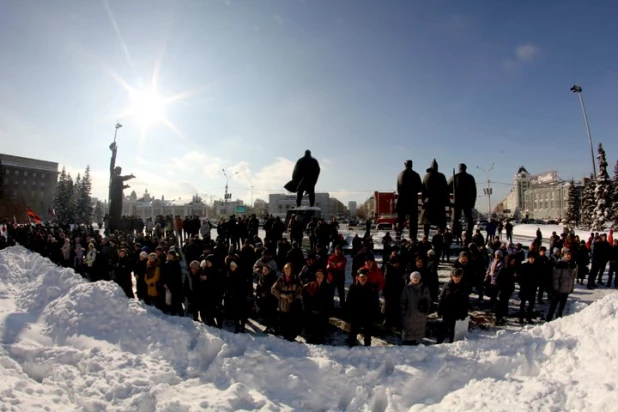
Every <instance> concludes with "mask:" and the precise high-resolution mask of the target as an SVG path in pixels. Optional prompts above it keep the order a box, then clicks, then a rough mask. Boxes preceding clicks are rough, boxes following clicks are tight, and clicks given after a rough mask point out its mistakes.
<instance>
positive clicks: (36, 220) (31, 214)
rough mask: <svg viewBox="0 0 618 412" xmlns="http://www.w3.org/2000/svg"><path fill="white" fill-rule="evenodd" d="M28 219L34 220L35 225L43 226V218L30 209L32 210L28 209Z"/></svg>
mask: <svg viewBox="0 0 618 412" xmlns="http://www.w3.org/2000/svg"><path fill="white" fill-rule="evenodd" d="M28 217H29V218H31V219H32V220H34V223H38V224H41V218H40V217H39V215H37V214H36V213H34V212H33V211H32V209H30V208H28Z"/></svg>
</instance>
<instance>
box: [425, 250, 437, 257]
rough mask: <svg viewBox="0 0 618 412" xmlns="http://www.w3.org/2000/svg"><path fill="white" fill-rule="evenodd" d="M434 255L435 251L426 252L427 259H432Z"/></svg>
mask: <svg viewBox="0 0 618 412" xmlns="http://www.w3.org/2000/svg"><path fill="white" fill-rule="evenodd" d="M435 255H436V251H435V250H433V249H429V250H428V251H427V257H434V256H435Z"/></svg>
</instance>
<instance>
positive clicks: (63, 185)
mask: <svg viewBox="0 0 618 412" xmlns="http://www.w3.org/2000/svg"><path fill="white" fill-rule="evenodd" d="M91 192H92V180H91V178H90V166H86V170H85V171H84V174H83V175H81V174H80V173H78V174H77V178H76V179H75V181H73V178H72V177H71V173H67V172H66V169H65V168H64V167H63V168H62V172H60V177H59V179H58V185H57V186H56V192H55V194H54V212H55V215H54V218H55V220H56V221H57V222H58V223H60V224H69V223H85V224H90V223H92V218H93V214H94V210H93V209H94V208H93V207H92V200H91V198H90V194H91Z"/></svg>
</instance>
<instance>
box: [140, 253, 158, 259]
mask: <svg viewBox="0 0 618 412" xmlns="http://www.w3.org/2000/svg"><path fill="white" fill-rule="evenodd" d="M155 256H156V255H155ZM139 257H140V258H141V259H146V258H147V257H148V253H146V252H142V253H140V254H139Z"/></svg>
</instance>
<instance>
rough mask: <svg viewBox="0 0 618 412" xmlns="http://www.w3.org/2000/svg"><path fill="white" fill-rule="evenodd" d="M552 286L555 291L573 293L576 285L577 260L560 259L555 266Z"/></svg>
mask: <svg viewBox="0 0 618 412" xmlns="http://www.w3.org/2000/svg"><path fill="white" fill-rule="evenodd" d="M552 286H553V290H554V292H555V293H567V294H568V293H571V292H573V288H574V286H575V262H573V261H572V260H571V261H569V262H567V261H566V260H560V261H559V262H557V263H556V265H555V266H554V271H553V273H552Z"/></svg>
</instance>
